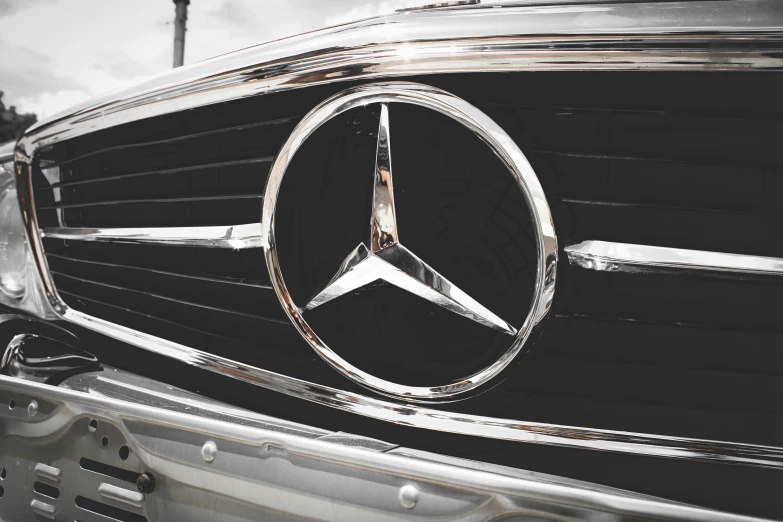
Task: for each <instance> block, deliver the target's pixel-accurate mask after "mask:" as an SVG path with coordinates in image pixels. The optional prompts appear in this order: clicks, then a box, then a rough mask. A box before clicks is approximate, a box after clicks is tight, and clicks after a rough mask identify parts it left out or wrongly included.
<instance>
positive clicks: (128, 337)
mask: <svg viewBox="0 0 783 522" xmlns="http://www.w3.org/2000/svg"><path fill="white" fill-rule="evenodd" d="M63 318H64V319H65V320H66V321H70V322H72V323H74V324H77V325H79V326H83V327H85V328H89V329H91V330H93V331H96V332H98V333H101V334H104V335H107V336H109V337H112V338H114V339H117V340H119V341H123V342H126V343H129V344H132V345H135V346H138V347H140V348H143V349H145V350H149V351H151V352H154V353H157V354H160V355H164V356H166V357H170V358H172V359H175V360H178V361H180V362H183V363H186V364H189V365H191V366H195V367H197V368H201V369H204V370H208V371H210V372H213V373H217V374H219V375H223V376H226V377H231V378H233V379H237V380H240V381H243V382H247V383H250V384H255V385H259V386H262V387H264V388H267V389H270V390H273V391H276V392H280V393H283V394H285V395H289V396H292V397H297V398H300V399H305V400H308V401H310V402H314V403H316V404H320V405H323V406H328V407H330V408H336V409H339V410H343V411H348V412H352V413H357V414H359V415H364V416H366V417H370V418H373V419H377V420H382V421H387V422H393V423H396V424H402V425H404V426H411V427H416V428H423V429H429V430H436V431H444V432H449V433H457V434H461V435H472V436H476V437H487V438H493V439H502V440H511V441H518V442H528V443H532V444H544V445H548V446H559V447H567V448H576V449H585V450H599V451H609V452H614V453H627V454H632V455H644V456H649V457H664V458H671V459H684V460H691V461H696V462H720V463H727V464H738V465H743V466H752V467H763V468H775V469H783V448H777V447H773V446H761V445H755V444H740V443H732V442H721V441H710V440H703V439H689V438H684V437H671V436H667V435H650V434H642V433H630V432H622V431H613V430H601V429H591V428H580V427H575V426H559V425H554V424H544V423H537V422H524V421H519V420H512V419H498V418H494V417H484V416H480V415H468V414H462V413H452V412H448V411H442V410H436V409H431V408H427V407H424V406H418V405H413V404H402V403H399V402H392V401H389V400H382V399H375V398H372V397H367V396H364V395H359V394H356V393H351V392H346V391H342V390H336V389H334V388H330V387H328V386H322V385H320V384H314V383H310V382H306V381H302V380H299V379H296V378H293V377H288V376H285V375H280V374H278V373H275V372H271V371H269V370H264V369H262V368H257V367H255V366H250V365H247V364H243V363H240V362H237V361H232V360H230V359H226V358H223V357H220V356H218V355H213V354H210V353H206V352H203V351H201V350H196V349H194V348H191V347H188V346H184V345H181V344H178V343H175V342H172V341H167V340H165V339H161V338H159V337H155V336H153V335H149V334H146V333H143V332H138V331H135V330H131V329H130V328H126V327H124V326H121V325H117V324H114V323H110V322H108V321H104V320H103V319H99V318H97V317H92V316H89V315H86V314H83V313H81V312H78V311H76V310H71V309H68V310H67V311H66V312H65V313H64V315H63Z"/></svg>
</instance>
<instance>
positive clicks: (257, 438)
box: [0, 368, 757, 522]
mask: <svg viewBox="0 0 783 522" xmlns="http://www.w3.org/2000/svg"><path fill="white" fill-rule="evenodd" d="M11 406H13V407H11ZM123 457H124V458H123ZM0 467H2V468H4V470H5V473H4V474H3V473H0V476H4V478H3V479H2V481H1V482H0V484H1V485H2V488H3V496H2V498H0V519H2V520H33V519H35V520H40V519H52V520H69V521H70V520H80V521H82V522H85V521H88V520H109V519H110V518H107V517H112V518H115V519H119V520H124V521H141V520H216V519H220V520H259V519H263V520H298V519H307V520H399V519H403V518H407V519H414V520H416V519H418V520H423V519H428V520H457V519H459V520H488V519H493V520H494V519H505V518H509V517H511V518H515V517H519V518H521V519H524V520H560V521H562V520H602V521H603V520H690V521H696V520H704V521H707V520H709V521H729V520H731V521H739V520H757V519H751V518H748V517H742V516H735V515H731V514H726V513H719V512H716V511H712V510H707V509H702V508H698V507H694V506H689V505H685V504H679V503H675V502H670V501H667V500H663V499H659V498H654V497H649V496H644V495H639V494H635V493H631V492H627V491H622V490H617V489H612V488H607V487H603V486H597V485H594V484H589V483H586V482H580V481H575V480H570V479H564V478H560V477H555V476H549V475H542V474H539V473H533V472H529V471H521V470H517V469H512V468H505V467H501V466H495V465H488V464H483V463H478V462H473V461H467V460H462V459H456V458H452V457H445V456H441V455H437V454H433V453H426V452H421V451H416V450H411V449H406V448H402V447H399V446H395V445H393V444H389V443H386V442H382V441H378V440H375V439H368V438H364V437H357V436H353V435H350V434H345V433H335V432H329V431H325V430H321V429H317V428H311V427H308V426H303V425H300V424H294V423H290V422H286V421H282V420H279V419H274V418H271V417H267V416H264V415H260V414H257V413H253V412H250V411H246V410H241V409H238V408H234V407H232V406H229V405H225V404H222V403H217V402H213V401H209V400H207V399H204V398H203V397H200V396H198V395H194V394H190V393H187V392H184V391H182V390H178V389H175V388H172V387H170V386H166V385H164V384H162V383H159V382H156V381H151V380H149V379H146V378H142V377H139V376H137V375H133V374H129V373H126V372H123V371H120V370H114V369H110V368H106V369H105V370H104V371H102V372H92V373H86V374H81V375H77V376H74V377H70V378H69V379H66V380H65V381H64V382H63V383H62V384H61V385H60V386H51V385H46V384H39V383H35V382H30V381H25V380H20V379H16V378H11V377H6V376H0ZM140 475H146V476H147V477H152V478H153V479H154V485H150V484H149V482H147V483H146V484H145V486H146V489H145V487H142V488H141V489H144V490H145V492H141V491H140V490H139V488H138V487H137V484H136V483H135V482H136V479H137V478H138V477H139V476H140ZM54 492H56V495H55V493H54ZM55 496H56V497H57V498H54V497H55Z"/></svg>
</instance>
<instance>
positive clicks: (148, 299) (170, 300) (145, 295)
mask: <svg viewBox="0 0 783 522" xmlns="http://www.w3.org/2000/svg"><path fill="white" fill-rule="evenodd" d="M51 273H52V274H54V275H55V276H57V277H56V279H58V280H60V281H61V282H62V283H65V281H66V280H70V281H78V282H79V283H83V284H86V285H94V286H97V287H100V289H101V290H109V291H115V292H118V293H121V294H130V295H132V296H134V297H135V298H136V299H137V302H138V303H139V307H140V308H144V307H145V306H146V305H151V306H150V308H151V309H163V308H162V307H161V306H159V305H156V304H153V303H154V302H155V301H156V300H162V301H166V306H168V305H173V306H181V307H183V308H192V309H194V310H191V311H190V312H188V313H190V314H192V313H194V312H206V313H207V314H208V313H212V312H216V313H218V314H226V315H232V316H237V317H239V318H242V319H249V320H252V321H265V322H271V323H277V324H282V325H286V326H287V325H288V324H289V323H288V321H287V320H286V319H284V318H282V317H280V316H279V314H274V315H273V316H271V317H270V316H264V315H258V314H252V313H248V312H246V311H241V310H236V309H231V308H220V307H217V306H209V305H205V304H203V303H195V302H192V301H185V300H182V299H177V298H175V297H169V296H165V295H160V294H156V293H153V292H148V291H143V290H136V289H134V288H126V287H124V286H119V285H112V284H109V283H104V282H98V281H92V280H89V279H85V278H82V277H76V276H73V275H70V274H64V273H62V272H57V271H54V270H52V271H51ZM63 278H65V279H63ZM63 286H64V287H65V288H70V287H71V285H70V284H64V285H63ZM107 295H108V293H107ZM122 299H123V300H126V301H129V300H131V299H132V298H127V297H126V298H122ZM276 312H277V311H276ZM177 315H180V314H177ZM182 315H186V314H182Z"/></svg>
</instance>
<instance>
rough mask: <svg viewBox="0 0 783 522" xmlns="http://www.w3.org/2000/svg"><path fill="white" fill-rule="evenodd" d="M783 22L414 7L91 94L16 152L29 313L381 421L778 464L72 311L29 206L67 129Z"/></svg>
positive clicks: (721, 46)
mask: <svg viewBox="0 0 783 522" xmlns="http://www.w3.org/2000/svg"><path fill="white" fill-rule="evenodd" d="M542 3H548V2H542ZM782 28H783V9H781V4H780V2H778V1H777V0H759V1H756V2H745V1H725V2H712V1H706V0H702V1H693V2H688V3H687V4H686V3H682V2H671V3H669V2H654V3H644V2H638V3H616V4H611V5H608V4H607V5H595V4H593V3H591V4H585V5H568V6H515V7H509V8H505V7H504V8H499V9H494V8H493V9H483V8H482V9H478V8H473V9H470V10H460V9H449V10H444V11H438V12H427V11H418V12H410V13H400V14H396V15H390V16H386V17H381V18H376V19H370V20H364V21H361V22H356V23H352V24H346V25H343V26H340V27H336V28H332V29H327V30H322V31H316V32H314V33H310V34H307V35H302V36H297V37H293V38H287V39H284V40H279V41H276V42H270V43H268V44H265V45H262V46H258V47H254V48H250V49H246V50H243V51H238V52H235V53H232V54H229V55H226V56H223V57H219V58H215V59H213V60H208V61H205V62H201V63H198V64H194V65H192V66H189V67H182V68H179V69H177V70H176V71H172V72H170V73H166V74H164V75H161V76H158V77H155V78H152V79H150V80H148V81H145V82H142V83H140V84H137V85H135V86H133V87H129V88H126V89H123V90H119V91H115V92H113V93H111V94H109V95H106V96H103V97H99V98H96V99H93V100H91V101H90V102H87V103H85V104H83V105H81V106H79V107H76V108H75V109H73V110H71V111H69V112H68V113H64V114H60V115H56V116H54V117H52V118H49V119H47V120H44V121H42V122H40V123H39V124H37V125H35V126H34V127H32V128H31V129H30V130H28V132H27V134H26V135H25V136H24V137H23V138H22V139H21V140H20V142H19V143H18V146H17V148H16V151H15V160H16V166H15V174H16V176H17V188H18V196H19V199H20V203H21V207H22V211H23V217H24V221H25V229H26V235H27V241H28V244H29V245H30V246H31V249H32V255H33V257H34V262H35V266H36V268H37V270H38V273H37V276H38V278H39V279H40V280H39V281H38V283H39V284H40V285H41V290H42V292H43V294H44V296H45V299H44V300H39V302H37V311H36V312H34V313H36V314H37V315H39V316H42V317H54V316H55V314H57V315H59V316H60V317H64V318H65V319H66V320H69V321H72V322H74V323H75V324H79V325H81V326H84V327H87V328H90V329H93V330H95V331H97V332H100V333H102V334H105V335H108V336H110V337H113V338H116V339H120V340H122V341H124V342H127V343H129V344H132V345H134V346H137V347H140V348H143V349H146V350H150V351H153V352H156V353H161V354H164V355H166V356H169V357H172V358H174V359H177V360H179V361H182V362H185V363H187V364H191V365H195V366H198V367H201V368H204V369H207V370H209V371H213V372H216V373H220V374H222V375H225V376H227V377H231V378H236V379H240V380H244V381H247V382H252V383H255V384H258V385H260V386H264V387H267V388H269V389H273V390H276V391H279V392H281V393H285V394H288V395H292V396H296V397H301V398H304V399H307V400H311V401H314V402H318V403H320V404H324V405H328V406H330V407H335V408H340V409H343V410H345V411H351V412H354V413H357V414H360V415H366V416H369V417H373V418H377V419H383V420H387V421H390V422H399V423H403V424H406V425H412V426H418V427H422V428H427V429H436V430H443V431H450V432H454V433H465V434H469V435H476V436H481V437H490V438H501V439H510V440H519V441H526V442H533V443H541V444H552V445H558V446H566V447H582V448H590V449H598V450H605V451H620V452H626V453H638V454H642V455H654V456H661V457H670V458H684V459H694V460H708V461H720V462H727V463H728V462H730V463H738V464H746V465H751V466H770V467H776V468H778V467H781V454H780V452H781V450H780V449H778V448H769V447H762V446H751V445H736V444H727V443H721V442H710V441H693V440H689V439H682V438H676V437H662V436H655V435H638V434H627V433H619V432H611V431H606V430H590V429H584V428H570V427H563V426H554V425H546V424H534V423H533V424H531V423H525V422H520V421H515V420H505V419H495V418H491V417H480V416H464V415H460V414H455V413H449V412H442V411H438V410H425V409H422V408H418V407H415V406H409V405H405V406H401V405H399V404H397V403H395V402H391V401H380V400H377V399H373V398H370V397H365V396H361V395H356V394H351V393H345V392H342V391H339V390H334V389H331V388H326V387H323V386H319V385H314V384H311V383H307V382H303V381H299V380H297V379H292V378H290V377H286V376H281V375H277V374H274V373H272V372H268V371H266V370H263V369H260V368H254V367H251V366H247V365H243V364H240V363H237V362H235V361H231V360H228V359H224V358H220V357H216V356H213V355H211V354H207V353H204V352H201V351H199V350H194V349H192V348H190V347H186V346H183V345H180V344H177V343H172V342H170V341H167V340H164V339H161V338H158V337H155V336H152V335H149V334H146V333H143V332H139V331H135V330H131V329H128V328H125V327H122V326H119V325H116V324H113V323H110V322H107V321H103V320H101V319H98V318H95V317H91V316H88V315H85V314H81V313H79V312H76V311H73V310H70V309H69V308H68V307H67V305H65V303H63V301H62V300H61V299H60V298H59V296H58V295H57V291H56V288H55V286H54V283H53V280H52V277H51V274H50V273H49V269H48V264H47V260H46V256H45V254H44V250H43V245H42V241H41V238H40V233H39V229H38V223H37V218H36V215H35V205H34V195H33V189H32V168H33V164H34V157H35V155H36V152H37V151H38V150H39V149H41V148H42V147H45V146H48V145H51V144H54V143H57V142H61V141H63V140H67V139H70V138H73V137H75V136H80V135H84V134H86V133H90V132H96V131H99V130H102V129H107V128H110V127H114V126H116V125H121V124H124V123H128V122H131V121H137V120H141V119H144V118H149V117H153V116H158V115H161V114H168V113H173V112H177V111H182V110H185V109H190V108H194V107H198V106H202V105H208V104H213V103H220V102H225V101H228V100H234V99H239V98H242V97H245V96H251V95H257V94H264V93H269V92H274V91H281V90H288V89H295V88H302V87H306V86H310V85H317V84H326V83H330V82H339V81H345V80H362V79H364V80H366V79H371V78H383V77H393V76H402V75H410V74H417V75H418V74H433V73H452V72H502V71H536V70H641V69H644V70H693V71H708V70H710V71H712V70H760V69H781V68H783V53H782V52H781V51H783V29H782ZM36 418H37V417H36Z"/></svg>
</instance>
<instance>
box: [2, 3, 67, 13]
mask: <svg viewBox="0 0 783 522" xmlns="http://www.w3.org/2000/svg"><path fill="white" fill-rule="evenodd" d="M55 1H56V0H0V17H3V16H8V15H12V14H15V13H17V12H19V11H22V10H24V9H27V8H29V7H35V6H36V5H38V4H41V3H47V4H53V3H54V2H55Z"/></svg>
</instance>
